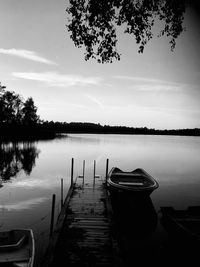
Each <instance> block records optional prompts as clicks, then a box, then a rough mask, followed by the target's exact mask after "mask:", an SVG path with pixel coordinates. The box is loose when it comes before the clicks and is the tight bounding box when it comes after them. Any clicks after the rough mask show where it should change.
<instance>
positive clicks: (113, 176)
mask: <svg viewBox="0 0 200 267" xmlns="http://www.w3.org/2000/svg"><path fill="white" fill-rule="evenodd" d="M107 184H108V186H109V188H110V189H111V190H114V191H121V192H132V193H134V194H135V195H137V196H149V195H150V194H151V193H152V192H153V191H154V190H155V189H156V188H158V183H157V181H156V180H154V178H153V177H151V176H150V175H149V174H148V173H147V172H146V171H145V170H143V169H140V168H138V169H136V170H134V171H132V172H123V171H122V170H120V169H119V168H116V167H114V168H112V169H111V171H110V173H109V174H108V179H107Z"/></svg>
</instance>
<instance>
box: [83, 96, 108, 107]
mask: <svg viewBox="0 0 200 267" xmlns="http://www.w3.org/2000/svg"><path fill="white" fill-rule="evenodd" d="M86 96H87V97H88V98H89V99H90V100H91V101H92V102H94V103H95V104H96V105H97V106H98V107H99V108H101V109H104V108H105V106H104V105H103V104H102V103H101V102H100V101H99V100H98V99H97V98H96V97H94V96H91V95H88V94H86Z"/></svg>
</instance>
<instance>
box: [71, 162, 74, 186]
mask: <svg viewBox="0 0 200 267" xmlns="http://www.w3.org/2000/svg"><path fill="white" fill-rule="evenodd" d="M73 176H74V158H72V165H71V186H72V185H73Z"/></svg>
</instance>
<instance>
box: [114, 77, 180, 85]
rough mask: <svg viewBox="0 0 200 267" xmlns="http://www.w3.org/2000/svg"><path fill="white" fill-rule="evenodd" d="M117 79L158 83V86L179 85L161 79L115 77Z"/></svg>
mask: <svg viewBox="0 0 200 267" xmlns="http://www.w3.org/2000/svg"><path fill="white" fill-rule="evenodd" d="M114 78H116V79H120V80H127V81H134V82H139V83H141V82H142V83H156V84H173V85H175V84H176V85H177V84H178V83H176V82H171V81H165V80H160V79H152V78H144V77H134V76H120V75H118V76H114Z"/></svg>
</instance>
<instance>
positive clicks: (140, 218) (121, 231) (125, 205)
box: [111, 193, 158, 266]
mask: <svg viewBox="0 0 200 267" xmlns="http://www.w3.org/2000/svg"><path fill="white" fill-rule="evenodd" d="M111 204H112V208H113V213H114V222H115V232H116V238H117V242H118V246H119V249H120V252H121V254H122V258H123V266H133V263H134V264H136V263H137V264H140V265H141V264H146V263H148V261H149V260H148V261H147V262H146V260H147V258H149V257H150V254H151V253H152V249H153V245H152V242H154V241H152V236H153V235H154V232H155V230H156V228H157V222H158V216H157V212H156V211H155V209H154V206H153V203H152V200H151V198H150V197H149V196H148V197H145V198H136V197H134V196H133V195H132V194H124V193H121V194H120V193H118V194H111ZM144 251H145V255H146V256H145V257H144ZM133 258H134V261H133ZM150 258H151V257H150ZM136 266H137V265H136ZM138 266H139V265H138Z"/></svg>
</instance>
